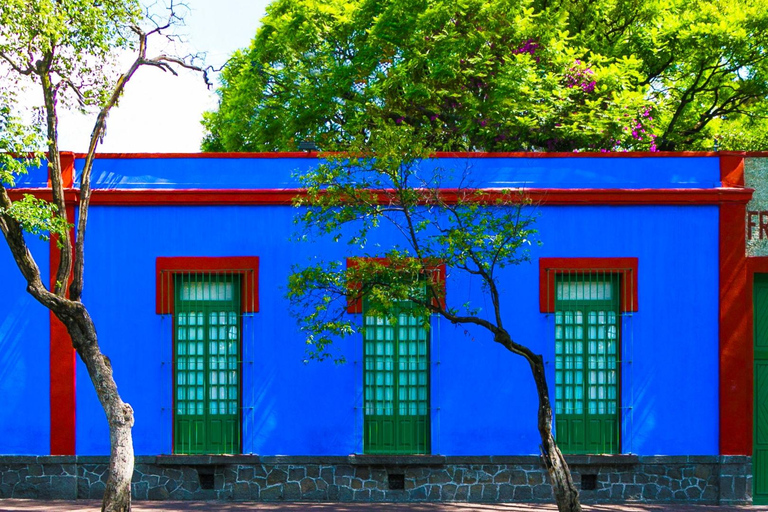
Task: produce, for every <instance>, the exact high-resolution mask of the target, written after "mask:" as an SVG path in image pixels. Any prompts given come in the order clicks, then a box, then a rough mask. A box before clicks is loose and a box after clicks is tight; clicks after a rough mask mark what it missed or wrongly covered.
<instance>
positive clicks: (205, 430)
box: [174, 275, 241, 453]
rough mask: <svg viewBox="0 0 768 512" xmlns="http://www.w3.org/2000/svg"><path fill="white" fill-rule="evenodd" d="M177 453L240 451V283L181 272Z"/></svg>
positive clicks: (176, 336) (177, 321) (178, 284)
mask: <svg viewBox="0 0 768 512" xmlns="http://www.w3.org/2000/svg"><path fill="white" fill-rule="evenodd" d="M175 285H176V286H175V288H176V293H175V299H174V300H175V302H174V305H175V306H174V307H175V315H174V358H175V361H174V368H175V372H174V399H175V406H174V412H175V414H174V453H240V450H241V446H240V444H241V443H240V394H241V393H240V353H241V346H240V345H241V344H240V339H241V333H240V327H241V326H240V282H239V279H238V278H237V277H233V276H218V275H213V276H211V275H207V276H197V275H186V276H177V278H176V282H175Z"/></svg>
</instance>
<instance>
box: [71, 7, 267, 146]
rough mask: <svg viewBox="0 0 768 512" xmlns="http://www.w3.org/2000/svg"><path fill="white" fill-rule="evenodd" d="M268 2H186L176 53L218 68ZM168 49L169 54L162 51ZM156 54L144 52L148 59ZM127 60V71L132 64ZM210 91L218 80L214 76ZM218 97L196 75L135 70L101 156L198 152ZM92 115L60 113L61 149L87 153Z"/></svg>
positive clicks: (243, 42) (250, 32) (244, 42)
mask: <svg viewBox="0 0 768 512" xmlns="http://www.w3.org/2000/svg"><path fill="white" fill-rule="evenodd" d="M267 4H268V2H267V1H266V0H253V1H248V0H189V1H188V2H187V5H188V6H189V9H190V11H189V13H188V14H187V15H186V16H185V26H183V27H179V28H178V29H177V32H178V33H180V34H183V35H184V36H185V39H186V40H187V43H186V44H185V45H184V49H182V50H181V51H178V52H177V54H178V56H183V55H184V54H186V53H192V54H194V53H206V54H207V55H206V59H205V63H206V64H207V65H212V66H214V67H216V68H218V67H221V65H222V64H224V62H226V60H227V58H228V57H229V55H230V54H231V53H232V52H233V51H235V50H236V49H238V48H246V47H248V46H249V44H250V42H251V40H252V39H253V37H254V36H255V35H256V30H257V28H258V26H259V25H260V20H261V18H262V17H263V16H264V13H265V9H266V5H267ZM165 51H170V50H165ZM156 53H157V50H155V52H152V51H150V52H148V55H149V56H154V55H155V54H156ZM130 62H131V59H130V57H128V56H127V57H126V60H125V64H124V65H125V67H126V69H127V67H128V65H130ZM212 78H213V82H214V87H215V86H217V85H218V81H217V78H216V77H215V76H213V77H212ZM216 104H217V96H216V94H215V93H214V90H213V88H212V89H211V90H208V89H207V88H206V86H205V83H204V82H203V79H202V77H201V76H200V74H198V73H194V72H191V71H186V70H179V76H178V77H176V76H173V75H172V74H171V73H167V72H163V71H161V70H160V69H157V68H153V67H149V66H147V67H144V68H142V69H140V70H139V71H137V72H136V74H135V75H134V77H133V79H132V80H131V81H130V82H129V83H128V85H127V87H126V90H125V94H123V97H122V99H121V100H120V104H119V106H118V107H117V108H115V109H113V110H112V113H111V114H110V116H109V119H108V120H107V134H106V137H105V138H104V143H103V144H101V145H100V146H99V149H98V152H100V153H181V152H198V151H200V142H201V141H202V138H203V135H204V130H203V127H202V125H201V124H200V121H201V119H202V115H203V112H205V111H206V110H212V109H214V108H215V107H216ZM94 120H95V115H94V114H91V115H81V114H79V113H77V112H72V111H67V112H65V111H61V112H60V120H59V147H60V148H61V149H62V150H64V151H75V152H85V151H86V150H87V149H88V140H89V137H90V134H91V130H92V128H93V122H94Z"/></svg>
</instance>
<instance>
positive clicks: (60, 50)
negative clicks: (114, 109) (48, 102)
mask: <svg viewBox="0 0 768 512" xmlns="http://www.w3.org/2000/svg"><path fill="white" fill-rule="evenodd" d="M140 20H141V4H140V3H139V2H138V1H137V0H100V1H98V2H94V1H92V0H3V1H2V2H1V3H0V55H1V56H2V61H3V65H4V66H10V67H11V68H12V69H13V71H14V72H15V73H14V74H13V76H14V77H15V78H13V80H15V81H16V83H18V80H19V79H20V78H22V77H24V76H26V77H29V78H31V79H33V80H35V81H39V80H43V81H46V82H48V83H47V85H48V86H50V87H52V88H54V89H55V96H56V97H57V98H58V99H59V100H61V101H65V102H67V103H70V104H73V105H78V106H88V105H102V104H103V103H104V102H105V101H106V99H107V98H108V96H109V92H110V90H111V88H112V87H113V85H114V81H115V80H116V78H117V73H116V72H115V68H114V66H113V64H114V63H115V62H116V59H117V58H118V52H119V51H120V50H121V49H127V48H131V47H132V45H133V42H134V41H135V34H133V33H132V32H131V30H130V26H131V25H137V24H138V23H139V21H140ZM10 76H11V75H9V77H10ZM9 79H10V78H9ZM44 85H46V84H44Z"/></svg>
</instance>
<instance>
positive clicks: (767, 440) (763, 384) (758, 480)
mask: <svg viewBox="0 0 768 512" xmlns="http://www.w3.org/2000/svg"><path fill="white" fill-rule="evenodd" d="M754 279H755V280H754V287H753V297H752V300H753V311H754V386H755V398H754V400H755V403H754V411H755V412H754V420H753V421H754V425H753V428H754V431H753V432H754V434H753V447H752V452H753V453H752V473H753V479H752V482H753V488H754V492H753V500H752V502H753V503H754V504H756V505H765V504H768V274H755V278H754Z"/></svg>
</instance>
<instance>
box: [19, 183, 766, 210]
mask: <svg viewBox="0 0 768 512" xmlns="http://www.w3.org/2000/svg"><path fill="white" fill-rule="evenodd" d="M8 192H9V195H10V196H11V198H12V199H18V198H20V197H21V196H22V195H23V194H33V195H35V196H37V197H41V198H43V199H49V200H50V198H51V191H50V189H11V190H9V191H8ZM520 192H521V193H520V194H519V195H517V194H515V193H514V191H512V193H510V191H505V190H502V189H483V193H482V194H480V195H477V196H471V197H470V198H469V199H471V200H473V201H478V202H488V203H493V202H495V201H497V200H499V199H504V200H512V201H515V200H520V201H522V200H524V199H525V200H530V201H532V202H533V203H535V204H541V205H549V206H552V205H718V204H723V203H742V204H746V203H747V202H748V201H749V200H750V199H751V198H752V193H753V192H754V190H753V189H750V188H741V187H733V188H732V187H724V188H670V189H594V188H589V189H586V188H585V189H573V188H570V189H555V188H548V189H525V190H521V191H520ZM306 193H307V192H306V190H303V189H255V190H242V189H224V190H205V189H173V190H161V189H109V190H101V189H96V190H94V191H93V193H92V195H91V204H93V205H104V206H164V205H179V206H213V205H222V206H225V205H230V206H231V205H265V206H269V205H290V204H291V202H292V201H293V199H294V198H295V197H306ZM466 194H471V192H470V191H466V190H465V191H460V190H458V189H450V188H447V189H442V190H441V195H442V197H443V199H444V200H445V201H446V202H448V203H455V202H456V201H457V200H458V198H459V197H460V195H465V197H466ZM65 197H66V199H67V201H75V202H77V201H78V200H79V191H78V190H77V189H68V190H66V191H65ZM380 200H381V202H382V203H387V202H388V199H387V196H386V193H385V192H383V193H382V195H381V198H380Z"/></svg>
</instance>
